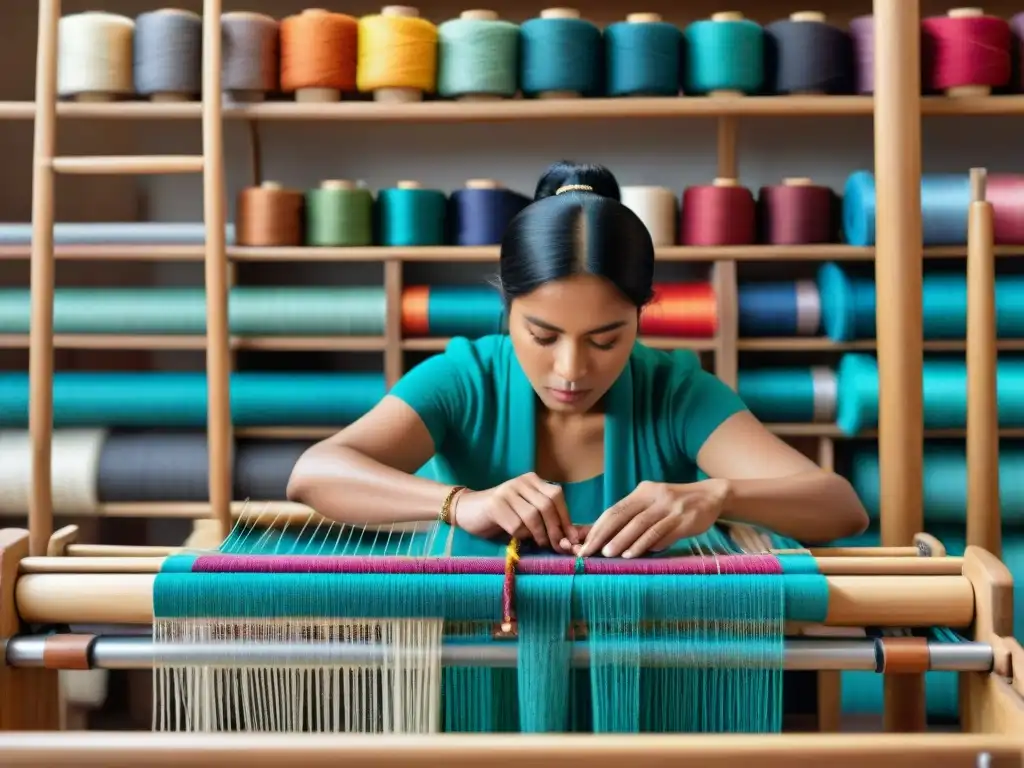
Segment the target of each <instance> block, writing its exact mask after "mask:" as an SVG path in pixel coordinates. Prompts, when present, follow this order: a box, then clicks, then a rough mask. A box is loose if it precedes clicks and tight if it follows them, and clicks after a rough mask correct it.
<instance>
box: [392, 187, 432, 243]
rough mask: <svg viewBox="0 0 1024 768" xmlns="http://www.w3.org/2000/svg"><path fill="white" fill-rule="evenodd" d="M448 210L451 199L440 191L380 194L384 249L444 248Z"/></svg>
mask: <svg viewBox="0 0 1024 768" xmlns="http://www.w3.org/2000/svg"><path fill="white" fill-rule="evenodd" d="M447 209H448V198H447V196H446V195H445V194H444V192H441V191H439V190H436V189H418V188H402V187H399V188H393V189H382V190H380V192H378V193H377V208H376V215H377V220H378V226H379V229H380V243H381V245H384V246H391V247H401V246H406V247H414V246H431V245H435V246H436V245H444V244H445V236H446V233H447V223H446V222H447Z"/></svg>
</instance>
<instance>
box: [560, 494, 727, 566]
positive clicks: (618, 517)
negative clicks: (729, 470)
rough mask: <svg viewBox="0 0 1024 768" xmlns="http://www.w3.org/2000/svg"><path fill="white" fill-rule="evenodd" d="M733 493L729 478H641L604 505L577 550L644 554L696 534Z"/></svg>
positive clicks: (715, 517)
mask: <svg viewBox="0 0 1024 768" xmlns="http://www.w3.org/2000/svg"><path fill="white" fill-rule="evenodd" d="M728 497H729V481H728V480H723V479H720V478H712V479H710V480H703V481H701V482H697V483H684V484H673V483H654V482H647V481H645V482H642V483H640V484H639V485H638V486H637V487H636V490H634V491H633V492H632V493H631V494H629V496H626V497H625V498H624V499H622V500H621V501H619V502H618V503H617V504H615V505H614V506H612V507H610V508H609V509H608V510H606V511H605V512H604V513H603V514H602V515H601V517H599V518H598V519H597V522H595V523H594V524H593V526H591V528H590V530H589V531H581V533H584V532H585V533H586V538H585V540H584V542H583V544H582V546H580V547H579V548H578V551H577V552H576V554H577V555H580V556H587V555H594V554H596V553H597V552H598V551H600V552H601V554H602V555H604V556H605V557H620V556H621V557H640V556H641V555H644V554H646V553H647V552H651V551H653V552H657V551H658V550H662V549H666V548H668V547H670V546H671V545H672V544H674V543H675V542H677V541H679V540H680V539H685V538H688V537H690V536H697V535H699V534H701V533H704V532H705V531H706V530H708V529H709V528H710V527H711V526H712V525H714V524H715V522H716V521H717V520H718V517H719V515H721V514H722V510H723V508H724V506H725V502H726V499H728Z"/></svg>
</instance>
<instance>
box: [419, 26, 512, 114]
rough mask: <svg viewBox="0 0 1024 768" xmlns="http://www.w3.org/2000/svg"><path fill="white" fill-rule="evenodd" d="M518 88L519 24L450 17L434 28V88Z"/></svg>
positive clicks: (453, 94)
mask: <svg viewBox="0 0 1024 768" xmlns="http://www.w3.org/2000/svg"><path fill="white" fill-rule="evenodd" d="M518 88H519V27H518V26H517V25H515V24H512V23H511V22H508V21H500V20H498V19H473V18H463V19H452V20H450V21H446V22H444V23H443V24H441V25H440V26H439V27H438V28H437V92H438V95H440V96H442V97H444V98H457V97H459V96H475V95H480V96H500V97H502V98H506V99H508V98H512V97H513V96H515V94H516V90H518Z"/></svg>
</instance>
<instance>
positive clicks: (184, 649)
mask: <svg viewBox="0 0 1024 768" xmlns="http://www.w3.org/2000/svg"><path fill="white" fill-rule="evenodd" d="M46 640H47V635H24V636H20V637H14V638H11V639H10V640H8V641H7V646H6V658H7V664H8V665H10V666H15V667H42V666H44V663H43V656H44V648H45V645H46ZM570 645H571V651H570V652H571V656H570V659H571V663H572V665H573V666H574V667H586V666H588V665H589V664H590V658H591V653H590V644H589V643H588V642H586V641H583V642H573V643H571V644H570ZM646 646H647V647H644V644H641V646H640V655H639V661H640V663H641V664H642V665H644V666H671V667H718V666H730V665H732V664H735V665H736V666H745V667H757V666H762V667H774V666H776V658H775V657H773V656H772V654H771V653H760V652H750V651H747V652H744V650H743V649H744V647H745V646H744V645H742V644H739V643H737V648H736V651H735V653H730V651H729V647H728V645H727V644H723V645H722V646H720V648H719V649H713V650H711V651H710V652H703V653H702V652H700V651H696V652H691V653H687V652H682V653H680V652H678V651H676V652H672V651H670V650H668V649H666V648H664V647H663V646H662V645H661V644H655V643H649V644H646ZM875 647H876V646H875V641H874V640H873V639H871V638H863V639H860V638H858V639H846V638H844V639H820V640H803V639H801V640H786V641H785V646H784V651H783V658H782V659H781V661H782V665H783V668H784V669H787V670H863V671H869V672H874V671H877V664H878V662H877V654H876V650H875ZM928 647H929V654H930V659H931V669H933V670H937V671H947V672H988V671H990V670H991V669H992V647H991V646H990V645H988V644H987V643H971V642H965V643H929V645H928ZM415 655H421V656H423V657H424V659H426V658H428V657H429V656H430V652H429V651H417V650H412V651H409V650H404V649H395V648H389V647H387V646H384V645H379V644H376V645H371V644H366V645H361V644H355V643H228V642H209V643H154V642H153V639H152V637H151V636H147V635H136V636H129V635H125V636H109V637H98V638H97V639H96V641H95V643H94V644H93V647H92V665H93V666H94V667H95V668H97V669H150V668H152V667H155V666H165V667H166V666H210V667H250V666H272V665H288V666H329V665H369V664H380V663H383V662H385V661H388V660H394V659H396V658H402V659H404V660H409V658H410V657H412V656H415ZM517 657H518V650H517V644H516V643H515V642H514V641H506V642H494V643H445V644H444V645H443V646H442V648H441V664H442V665H444V666H466V667H515V666H516V661H517Z"/></svg>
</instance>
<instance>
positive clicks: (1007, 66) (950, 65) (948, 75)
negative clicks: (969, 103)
mask: <svg viewBox="0 0 1024 768" xmlns="http://www.w3.org/2000/svg"><path fill="white" fill-rule="evenodd" d="M921 31H922V35H923V37H922V44H923V49H924V50H923V51H922V58H923V59H924V64H923V66H922V74H923V75H924V77H923V80H924V87H925V89H926V90H929V91H941V92H944V93H945V94H946V96H949V97H951V98H963V97H970V96H988V95H989V94H991V92H992V89H993V88H998V87H1002V86H1005V85H1007V84H1008V83H1009V82H1010V71H1011V63H1010V41H1011V37H1012V35H1011V32H1010V25H1009V24H1008V23H1007V22H1006V21H1004V20H1003V19H1000V18H996V17H995V16H987V15H985V13H984V11H983V10H982V9H981V8H953V9H951V10H950V11H949V12H948V13H947V14H946V15H945V16H932V17H929V18H926V19H922V20H921Z"/></svg>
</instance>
